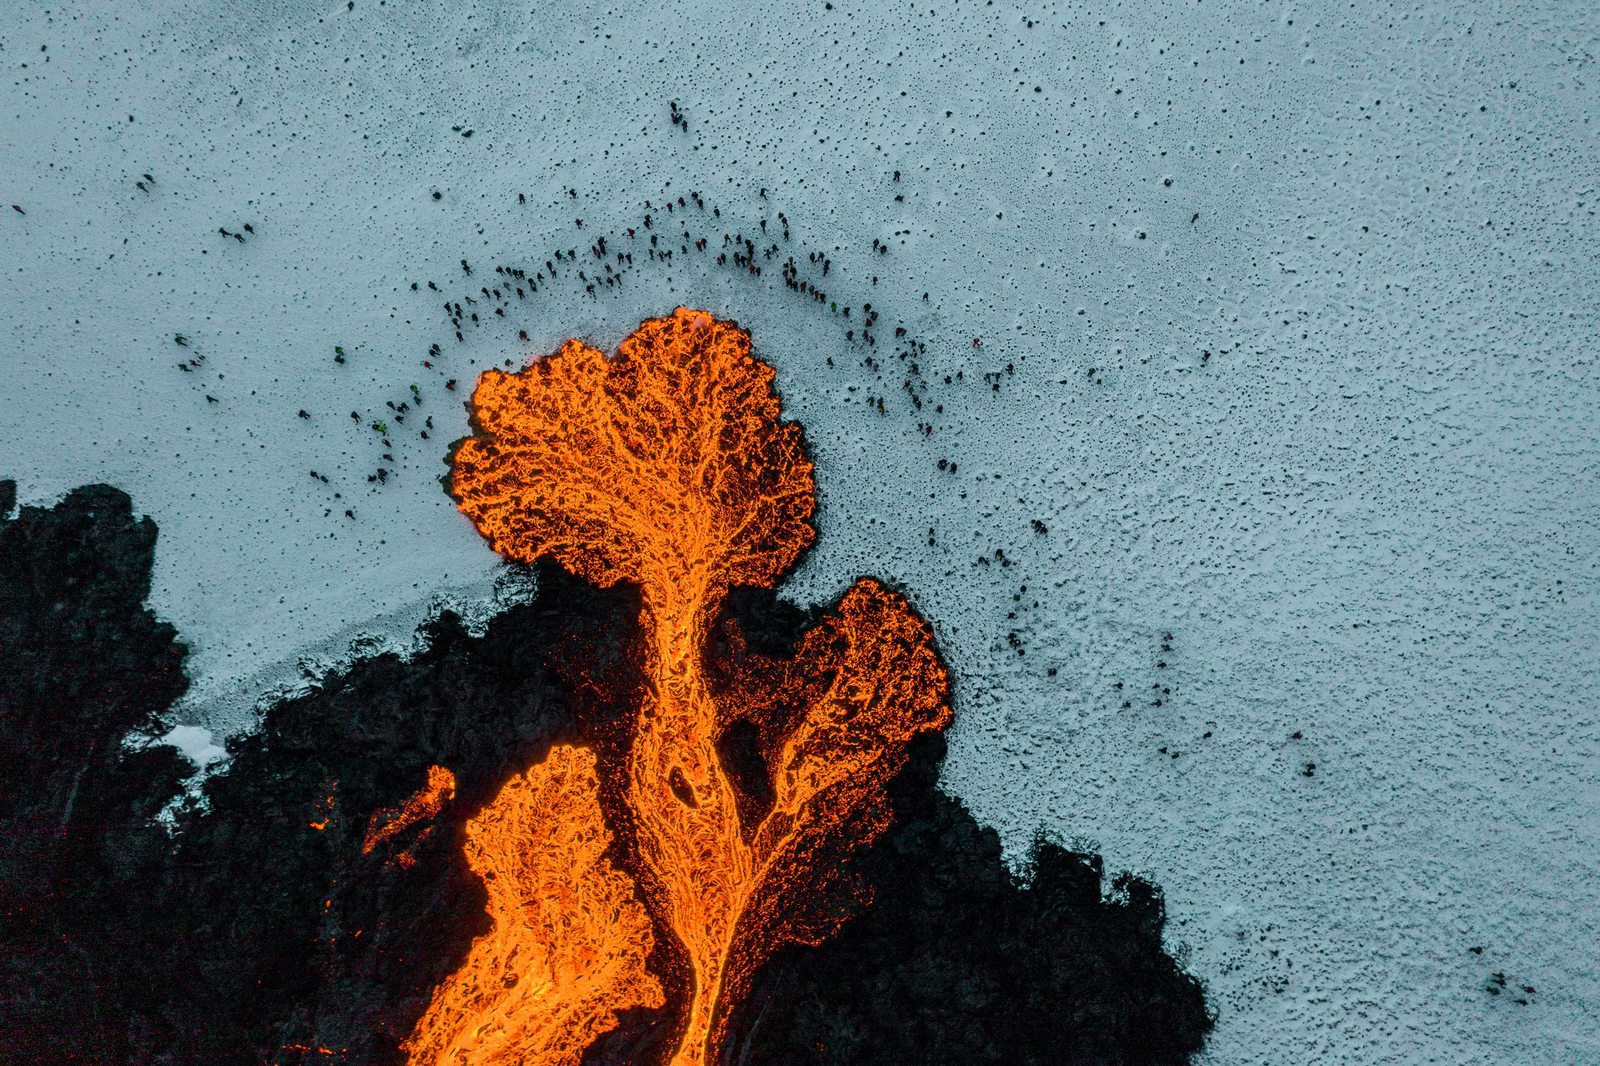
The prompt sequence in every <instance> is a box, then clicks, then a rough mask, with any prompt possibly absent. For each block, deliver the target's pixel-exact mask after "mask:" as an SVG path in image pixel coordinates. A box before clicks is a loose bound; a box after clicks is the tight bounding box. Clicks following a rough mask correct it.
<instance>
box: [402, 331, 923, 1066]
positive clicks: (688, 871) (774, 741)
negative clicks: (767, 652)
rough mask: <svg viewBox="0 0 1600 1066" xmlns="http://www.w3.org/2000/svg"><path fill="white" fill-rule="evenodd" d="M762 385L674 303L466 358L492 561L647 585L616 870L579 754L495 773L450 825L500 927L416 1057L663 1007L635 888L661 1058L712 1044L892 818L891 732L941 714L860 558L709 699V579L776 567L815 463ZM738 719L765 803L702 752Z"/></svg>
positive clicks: (759, 576) (884, 593)
mask: <svg viewBox="0 0 1600 1066" xmlns="http://www.w3.org/2000/svg"><path fill="white" fill-rule="evenodd" d="M772 381H773V371H772V369H771V368H770V367H768V366H766V365H765V364H763V363H761V362H760V361H758V360H756V359H755V358H754V357H752V356H751V354H750V337H749V334H747V333H746V332H744V331H743V330H741V329H739V328H738V326H736V325H734V324H733V323H730V322H719V321H716V320H714V319H713V318H712V317H711V316H710V315H709V314H707V313H705V312H701V311H692V310H688V309H685V308H679V309H678V310H677V311H676V312H675V313H674V314H672V315H671V316H668V317H664V318H658V319H651V320H649V321H646V322H644V323H642V324H641V325H640V327H639V329H638V330H637V331H636V332H635V333H634V334H633V335H632V336H630V337H629V338H628V339H627V340H625V341H624V342H623V343H622V345H621V347H620V349H619V351H618V353H617V355H616V357H615V358H612V359H607V358H606V356H605V355H604V354H603V353H601V352H599V351H597V350H595V349H594V348H591V347H589V346H587V345H585V344H583V343H581V342H579V341H575V340H569V341H567V342H566V343H565V344H564V345H562V347H561V349H560V350H559V351H557V352H556V353H555V354H554V355H551V356H549V357H546V358H542V359H538V360H535V361H534V362H533V363H532V364H530V365H529V366H528V367H527V368H526V369H524V370H522V371H521V372H520V373H516V374H507V373H502V372H500V371H496V370H490V371H488V372H486V373H485V374H483V376H482V377H481V378H480V379H479V381H478V385H477V389H476V391H475V393H474V395H473V398H472V404H471V410H472V415H473V429H474V435H473V436H471V437H469V438H467V439H466V440H464V441H462V442H461V443H460V445H459V446H458V448H457V450H456V452H455V454H454V456H453V459H452V476H451V493H452V495H453V496H454V497H455V499H456V501H457V502H458V504H459V505H460V508H461V510H462V511H463V512H464V513H465V514H466V515H467V516H468V517H470V518H471V519H472V521H473V522H474V523H475V524H476V526H477V528H478V530H479V531H480V532H481V533H482V534H483V535H484V536H485V537H486V538H488V540H489V542H490V543H491V544H492V545H493V547H494V548H495V550H496V551H498V552H500V553H501V554H502V555H504V556H506V557H508V558H511V559H516V560H520V561H523V562H533V561H534V560H536V559H539V558H543V557H549V558H553V559H554V560H555V561H557V562H558V563H560V564H561V565H562V566H564V567H566V568H568V569H569V570H571V571H573V572H574V573H576V574H579V575H581V576H582V577H584V578H586V579H588V580H589V581H591V582H594V583H595V584H597V585H599V586H602V587H608V586H611V585H614V584H616V583H618V582H622V581H627V582H632V583H635V584H637V585H638V587H639V589H640V591H641V596H642V600H643V609H642V615H641V619H640V620H641V629H642V632H643V634H644V644H645V646H644V647H643V648H642V649H640V650H639V653H640V660H641V662H642V664H643V667H644V674H645V677H646V678H647V680H648V685H647V690H646V691H645V693H644V694H643V696H642V698H641V705H640V707H639V709H638V713H637V717H636V719H635V724H634V726H633V729H632V734H631V737H630V738H629V746H628V750H627V753H626V756H625V759H624V760H623V762H624V764H625V765H623V766H621V767H620V768H619V771H618V772H619V773H620V774H621V775H622V777H623V778H624V780H623V781H622V782H621V783H620V788H619V790H618V791H619V794H620V795H621V796H622V797H623V801H624V803H625V806H626V811H625V812H623V817H625V818H626V820H627V821H628V822H629V823H630V824H631V831H630V832H629V833H628V834H627V839H628V840H629V841H631V843H630V844H629V845H628V846H629V847H631V848H632V850H633V852H636V854H632V855H631V856H630V858H631V862H630V863H627V864H624V865H626V866H628V867H629V868H631V869H633V870H635V871H636V872H637V885H636V886H629V885H627V881H628V880H629V878H628V877H627V875H626V874H624V873H622V872H621V870H620V869H618V868H617V867H615V866H613V865H611V864H610V862H609V861H608V860H607V859H605V858H604V857H603V856H602V855H601V851H602V850H603V849H604V848H605V846H606V845H607V843H608V842H609V841H610V839H611V835H610V834H608V833H607V831H606V829H605V825H604V822H603V816H602V810H601V802H600V798H599V797H600V787H599V778H600V775H601V774H602V773H603V772H604V771H603V769H602V768H601V766H600V764H599V763H598V762H597V761H596V759H595V758H594V757H593V756H592V755H591V754H590V753H588V752H587V751H586V750H584V749H579V748H575V747H570V746H567V747H562V746H558V747H556V748H554V749H552V751H551V753H550V755H549V756H548V758H547V759H546V761H545V762H544V763H542V764H540V765H539V766H536V767H534V768H533V769H531V770H530V771H529V772H528V774H527V775H525V776H524V777H521V778H513V780H512V781H511V782H510V783H508V784H507V785H506V787H505V789H504V790H503V791H502V792H501V794H500V796H499V797H498V798H497V799H496V800H495V801H494V802H493V803H492V804H490V805H489V806H488V807H486V808H485V809H484V810H483V812H482V813H480V814H479V816H478V817H477V818H476V819H474V821H473V822H472V823H471V826H470V827H469V830H468V841H467V849H468V857H469V861H470V862H471V865H472V867H473V869H474V870H475V871H477V872H478V873H479V875H480V876H482V877H484V878H485V880H486V883H487V885H488V886H489V887H488V891H489V896H490V910H491V917H492V919H493V921H494V928H493V929H492V930H491V931H490V932H489V933H488V934H486V935H484V936H482V937H480V938H478V940H476V941H475V942H474V943H473V946H472V949H471V952H470V954H469V956H468V959H467V961H466V963H465V964H464V965H463V966H462V968H461V969H460V971H459V972H458V973H457V974H456V975H455V976H454V977H453V978H452V979H451V980H449V981H446V982H445V983H444V984H442V985H441V986H440V987H439V988H438V989H437V990H436V991H435V993H434V998H433V1002H432V1003H431V1004H430V1006H429V1007H428V1010H427V1013H426V1014H425V1015H424V1017H423V1019H422V1021H421V1022H420V1023H419V1024H418V1026H417V1029H416V1030H415V1031H414V1032H413V1033H412V1035H411V1038H410V1040H409V1041H408V1043H407V1047H408V1048H409V1050H410V1052H411V1061H412V1062H413V1063H414V1064H422V1063H427V1064H430V1066H431V1064H435V1063H438V1064H443V1063H490V1062H525V1063H530V1064H540V1066H544V1064H556V1063H572V1062H577V1061H578V1060H579V1059H580V1058H581V1056H582V1053H583V1051H584V1049H585V1048H587V1047H588V1046H589V1045H590V1044H591V1043H592V1042H593V1041H594V1039H595V1038H596V1037H598V1036H599V1035H601V1034H603V1033H604V1032H606V1031H607V1030H608V1029H609V1028H611V1027H613V1026H614V1025H615V1024H616V1021H615V1018H616V1012H617V1011H619V1010H622V1009H624V1008H627V1007H649V1006H659V1005H660V1004H661V1003H662V991H661V986H660V984H659V983H658V981H657V979H656V977H655V976H654V975H651V974H650V973H649V972H648V971H647V970H646V969H645V960H646V956H648V955H649V954H650V952H651V946H652V939H651V933H650V923H649V922H648V921H642V920H640V919H641V915H642V914H643V911H642V910H641V908H640V905H639V903H638V902H637V901H636V898H635V896H634V894H633V891H632V889H633V888H634V887H636V888H637V891H638V898H640V899H642V900H643V907H644V908H648V914H649V916H650V917H651V918H653V919H654V925H655V928H657V929H659V930H662V931H664V932H666V933H669V934H670V939H672V940H675V942H676V944H675V947H676V948H677V950H678V953H679V955H680V957H681V959H682V966H683V968H684V970H685V971H686V972H685V973H684V974H682V975H680V976H681V984H682V985H683V986H684V987H685V989H686V1002H685V1003H684V1004H683V1005H682V1007H681V1016H680V1018H679V1022H678V1034H679V1036H678V1041H677V1048H676V1051H675V1053H674V1054H673V1056H672V1058H671V1062H672V1064H673V1066H698V1064H704V1063H708V1062H711V1061H714V1060H715V1059H716V1058H717V1049H718V1046H719V1044H720V1041H721V1037H722V1032H723V1029H724V1027H725V1024H726V1019H727V1016H728V1011H729V1009H730V1007H731V1006H732V1005H734V1004H736V1003H737V1002H738V1001H739V1000H740V999H741V998H742V997H743V996H744V995H745V993H746V991H747V990H748V988H749V986H750V981H751V978H752V975H753V973H754V971H755V970H756V968H757V967H758V966H760V964H761V963H762V962H763V961H764V960H765V959H767V958H768V957H769V956H770V954H771V953H772V952H773V951H774V950H775V949H776V948H777V947H779V946H780V945H782V944H783V943H785V942H789V941H806V942H817V941H819V940H820V939H821V938H823V937H825V936H826V935H827V934H828V933H829V932H830V931H831V930H832V929H833V928H835V927H836V925H837V921H838V918H837V917H836V916H835V917H829V916H828V915H826V914H824V913H822V912H821V911H820V910H819V909H818V908H816V907H815V905H814V904H815V900H816V898H817V897H818V896H819V895H820V892H819V890H820V889H822V888H825V887H827V886H828V885H829V884H830V883H831V882H832V879H833V877H834V875H835V874H836V873H837V871H838V869H839V867H840V864H841V863H842V861H843V859H844V858H845V857H846V856H847V855H848V854H849V853H850V852H852V851H853V850H855V849H857V848H859V847H862V846H864V845H866V844H868V843H870V842H871V841H872V840H873V839H874V838H875V837H876V836H877V835H878V834H879V833H881V832H882V831H883V830H884V829H885V828H886V827H887V825H888V823H889V819H890V813H889V808H888V805H887V803H886V801H885V793H884V788H885V786H886V784H887V783H888V781H889V780H890V779H891V778H892V777H893V776H894V775H895V774H896V773H897V772H898V771H899V769H900V768H901V767H902V765H903V764H904V762H905V758H906V747H907V745H908V743H909V742H910V740H911V738H912V737H913V736H914V735H915V734H917V733H918V732H921V731H923V730H930V729H942V728H943V727H944V726H945V725H946V724H947V723H948V722H949V720H950V708H949V700H948V693H949V682H948V678H947V675H946V673H945V670H944V667H943V665H942V664H941V663H940V661H939V657H938V654H937V652H936V651H935V649H934V645H933V637H932V633H931V631H930V629H929V627H928V626H927V624H926V623H925V622H923V621H922V620H921V619H920V618H918V617H917V615H916V614H915V613H914V612H913V611H912V609H911V607H910V606H909V605H908V604H907V603H906V602H905V600H904V599H902V598H901V597H900V596H898V595H896V594H895V593H893V592H891V591H889V590H888V589H886V588H884V587H883V586H882V585H880V584H879V583H878V582H876V581H873V580H871V579H866V578H864V579H861V580H859V581H857V582H856V583H855V584H854V585H853V586H852V587H851V588H850V589H849V591H848V592H846V594H845V596H844V598H843V600H842V602H841V603H840V605H839V608H838V610H837V612H836V613H835V614H833V615H831V616H829V617H827V618H825V619H824V620H822V621H821V622H820V623H819V624H818V625H817V626H816V627H815V628H813V629H812V630H811V631H810V632H809V633H807V634H806V635H805V636H804V638H803V639H802V640H801V641H800V643H799V646H798V648H797V652H796V654H795V656H794V657H793V659H792V660H788V661H784V662H774V663H767V664H766V666H765V668H763V669H761V670H759V671H752V672H751V673H752V676H753V677H754V678H755V679H754V680H751V679H750V678H745V679H744V680H745V681H746V682H748V683H745V684H735V685H732V686H729V687H728V688H727V690H726V691H720V692H719V693H718V694H716V695H713V692H712V688H711V685H710V683H709V680H708V676H707V663H706V655H707V645H708V641H709V638H710V635H711V632H712V628H713V625H714V623H715V622H716V620H717V618H718V615H719V613H720V611H721V608H722V606H723V603H724V600H725V598H726V596H727V594H728V593H729V591H730V590H731V589H732V588H734V587H735V586H741V585H743V586H759V587H763V588H770V587H772V586H773V585H774V584H776V582H777V580H778V578H779V577H780V576H781V575H782V574H783V573H784V571H786V570H787V569H788V568H789V567H790V566H791V565H792V564H793V563H794V561H795V560H796V559H797V558H798V556H799V555H800V553H801V552H802V551H804V550H805V548H806V547H807V546H809V545H810V543H811V542H812V540H813V539H814V537H815V531H814V530H813V529H812V527H811V525H810V519H811V516H812V513H813V511H814V509H815V500H814V483H813V480H812V467H811V463H810V462H809V461H808V460H807V459H806V458H805V455H804V450H803V446H802V439H801V433H800V428H799V426H797V425H795V424H793V423H785V422H783V421H781V420H780V417H779V403H778V397H777V395H776V393H775V392H774V391H773V388H772ZM738 721H744V722H754V723H756V724H757V726H758V728H759V732H760V748H761V754H762V757H763V761H764V764H765V769H766V774H767V778H768V780H767V785H768V790H767V794H766V795H765V796H764V797H763V798H762V800H761V801H760V802H757V801H756V800H755V799H754V798H753V797H752V796H750V795H747V794H746V792H745V791H743V790H741V789H740V788H739V786H738V785H737V784H736V783H735V780H734V777H733V776H732V775H730V773H729V772H728V770H727V768H725V767H724V766H723V764H722V761H721V759H720V757H719V755H718V746H717V745H718V741H719V740H720V739H721V738H722V736H723V734H724V732H725V731H726V730H727V729H728V727H729V726H730V725H731V724H733V723H734V722H738ZM752 812H754V813H752Z"/></svg>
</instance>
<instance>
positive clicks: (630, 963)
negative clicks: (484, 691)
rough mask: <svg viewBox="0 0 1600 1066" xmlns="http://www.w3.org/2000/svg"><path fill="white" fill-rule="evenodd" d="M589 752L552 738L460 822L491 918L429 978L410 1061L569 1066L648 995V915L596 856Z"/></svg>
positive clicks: (648, 1000) (595, 797)
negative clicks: (453, 966) (440, 974)
mask: <svg viewBox="0 0 1600 1066" xmlns="http://www.w3.org/2000/svg"><path fill="white" fill-rule="evenodd" d="M610 844H611V835H610V833H608V832H607V831H606V827H605V824H604V823H603V822H602V821H601V818H600V805H599V793H598V787H597V783H596V777H595V760H594V754H593V753H592V752H590V751H588V750H587V749H585V748H574V747H565V746H556V747H553V748H551V749H550V754H549V756H547V757H546V758H545V760H544V762H542V763H539V764H538V765H536V766H534V767H532V768H531V769H529V770H528V772H527V773H525V774H520V775H518V776H516V777H513V778H512V779H511V780H510V781H507V782H506V783H505V785H504V786H503V787H502V788H501V789H500V794H499V795H498V796H496V797H495V800H494V802H492V803H490V804H489V805H488V806H487V807H485V808H484V809H483V810H482V811H480V812H479V814H478V816H477V817H475V818H473V819H472V820H471V821H470V822H468V823H467V841H466V854H467V862H468V863H469V864H470V865H471V866H472V869H473V871H474V872H476V873H477V874H478V876H480V877H482V878H483V881H484V885H485V887H486V888H487V890H488V893H489V916H490V918H491V919H493V921H494V928H493V929H492V930H490V931H489V932H488V933H487V934H485V935H483V936H480V937H478V938H477V939H476V940H474V941H473V942H472V949H471V951H470V952H469V953H468V955H467V961H466V962H465V963H464V964H463V965H462V967H461V969H459V970H457V971H456V973H455V974H454V975H453V976H452V977H451V978H450V980H448V981H446V982H445V983H444V984H442V985H440V986H439V988H438V989H436V990H435V992H434V995H433V1000H432V1002H431V1003H429V1005H428V1010H427V1013H425V1014H424V1015H423V1017H422V1020H421V1021H420V1022H418V1023H417V1027H416V1029H415V1030H413V1032H412V1034H411V1036H410V1037H409V1038H408V1039H407V1041H406V1045H405V1046H406V1050H407V1051H409V1052H410V1056H411V1058H410V1061H411V1062H413V1063H428V1064H430V1066H449V1064H457V1063H461V1064H464V1063H506V1064H513V1063H540V1064H544V1063H549V1064H551V1066H577V1063H578V1062H579V1060H580V1059H581V1058H582V1055H583V1051H584V1049H585V1048H587V1047H588V1046H589V1045H590V1044H591V1043H593V1041H594V1038H595V1037H596V1036H598V1035H600V1034H601V1033H604V1032H606V1031H607V1030H609V1029H611V1028H613V1027H614V1026H615V1025H616V1012H617V1011H619V1010H622V1009H624V1008H627V1007H659V1006H661V1004H662V1002H663V998H662V993H661V984H660V982H658V981H657V980H656V979H655V977H653V976H652V975H651V974H650V972H649V971H648V970H647V969H646V968H645V958H646V956H648V955H649V954H650V948H651V944H652V937H651V934H650V916H649V915H648V914H646V913H645V910H644V908H643V907H642V906H641V905H640V904H639V901H638V900H637V898H635V896H634V893H633V886H632V884H631V883H630V882H629V881H628V878H627V877H626V876H625V875H624V874H622V873H621V872H620V871H619V870H617V868H616V867H614V866H613V865H612V864H611V862H610V860H608V859H607V858H606V857H605V850H606V848H607V847H608V846H610Z"/></svg>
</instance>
